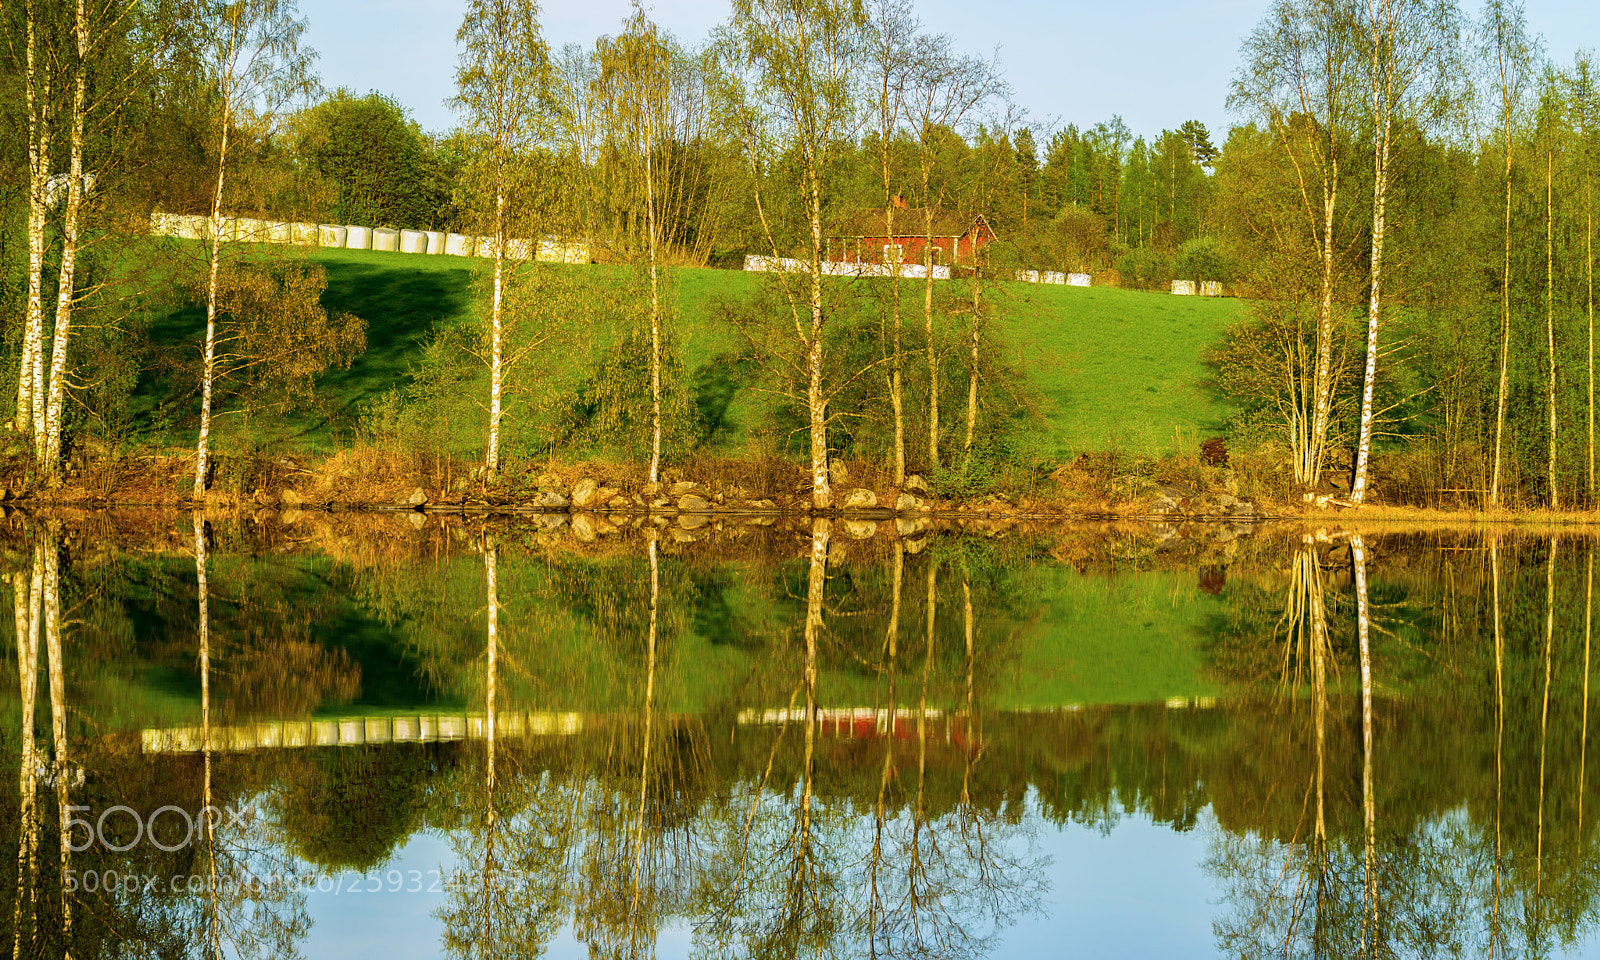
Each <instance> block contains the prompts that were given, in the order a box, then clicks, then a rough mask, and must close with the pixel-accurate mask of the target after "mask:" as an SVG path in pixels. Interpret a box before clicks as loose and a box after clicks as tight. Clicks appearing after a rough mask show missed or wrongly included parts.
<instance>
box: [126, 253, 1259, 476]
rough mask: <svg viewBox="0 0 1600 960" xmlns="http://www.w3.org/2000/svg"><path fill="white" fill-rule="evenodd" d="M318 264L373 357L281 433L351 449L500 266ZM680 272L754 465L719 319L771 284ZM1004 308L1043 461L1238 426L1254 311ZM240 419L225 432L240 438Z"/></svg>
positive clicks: (177, 406) (728, 415)
mask: <svg viewBox="0 0 1600 960" xmlns="http://www.w3.org/2000/svg"><path fill="white" fill-rule="evenodd" d="M309 256H310V259H311V260H312V261H314V262H316V263H320V264H322V265H323V266H324V267H325V268H326V269H327V272H328V291H327V293H326V294H325V295H324V303H325V305H326V306H327V307H328V308H329V309H331V310H337V311H344V312H349V313H353V314H355V315H357V316H359V317H361V318H362V319H364V320H366V322H367V349H366V351H365V352H364V353H363V354H362V355H361V356H359V357H358V358H356V360H355V362H354V363H352V364H351V366H350V368H349V369H347V370H335V371H331V372H329V373H327V374H326V375H324V376H323V377H322V378H321V380H320V381H319V383H318V398H317V402H316V403H315V404H313V405H311V406H310V407H308V408H306V409H301V410H296V411H291V412H289V413H288V415H287V416H285V417H283V418H281V422H280V424H279V425H278V426H277V427H276V429H275V430H274V431H273V433H274V437H275V439H276V440H277V441H279V442H283V443H286V444H287V445H288V446H290V447H302V448H307V449H321V450H326V449H328V448H331V447H333V446H337V445H338V444H340V443H341V442H344V441H345V440H346V439H348V437H349V435H350V432H351V431H352V430H353V429H354V427H355V426H356V423H357V420H358V417H359V414H360V411H361V410H362V408H363V407H364V406H365V405H366V404H368V403H370V402H371V401H373V400H375V399H377V398H378V397H380V396H382V395H383V394H384V393H385V392H387V391H388V390H390V389H391V388H394V387H399V386H404V385H405V384H406V383H408V382H409V378H410V370H411V366H412V364H413V363H414V362H415V361H416V359H417V357H418V356H419V352H420V347H421V345H422V344H423V343H424V342H425V341H426V340H427V338H428V336H429V334H430V332H431V331H432V330H433V329H434V328H435V327H436V326H452V325H461V326H469V325H471V324H473V323H475V322H476V315H477V303H476V299H477V298H476V294H475V291H474V285H475V284H474V275H475V273H476V272H477V271H480V270H482V269H483V268H484V266H485V262H484V261H478V260H467V259H461V258H457V257H444V256H439V257H430V256H417V255H414V254H400V253H375V252H369V251H354V250H316V251H313V252H311V253H310V254H309ZM553 269H556V270H566V271H585V272H587V276H586V277H585V279H586V280H589V281H590V282H593V281H594V280H595V279H596V276H595V272H597V271H599V272H609V273H613V274H615V278H616V281H617V282H619V283H621V282H626V276H627V275H626V271H627V269H628V268H625V267H612V266H571V267H555V268H553ZM676 276H677V289H676V297H677V300H678V304H679V309H680V310H681V315H682V318H683V331H684V336H683V340H682V344H683V353H684V362H685V366H686V367H687V368H688V371H689V377H690V382H691V383H693V384H694V389H695V394H696V396H695V405H696V408H697V412H698V414H699V416H700V418H701V421H702V424H703V426H704V427H705V441H704V442H705V444H706V446H707V448H708V449H709V450H710V451H714V452H715V453H717V454H719V455H738V454H739V453H740V452H741V451H743V450H745V449H746V448H747V443H746V441H747V439H748V434H749V431H750V429H751V428H752V426H753V425H754V423H755V422H756V421H757V420H758V419H759V410H760V405H761V404H762V403H764V402H766V401H765V400H764V399H763V398H762V397H760V396H758V395H756V394H755V393H754V392H753V391H751V390H750V389H749V386H750V384H751V383H752V382H754V380H755V379H756V377H757V376H758V374H759V371H758V370H757V369H756V367H755V364H754V362H753V361H751V360H749V359H747V358H746V351H745V349H744V344H743V342H742V340H741V337H740V336H739V334H738V333H737V332H735V331H734V330H732V329H730V328H729V327H727V326H726V325H724V324H722V323H720V322H719V321H717V320H716V319H715V318H714V315H715V314H716V312H717V310H716V304H717V302H718V301H719V300H734V299H739V298H742V297H744V296H746V295H747V294H748V293H749V292H750V291H751V289H752V287H753V284H755V283H756V282H757V279H758V278H756V277H755V276H753V275H751V274H746V273H743V272H739V271H724V270H707V269H683V270H680V271H677V273H676ZM601 280H602V282H603V283H610V282H611V278H604V277H603V278H601ZM850 282H862V281H850ZM870 282H880V281H870ZM1003 299H1005V300H1006V301H1008V302H1007V305H1006V306H1007V309H1006V311H1005V316H1004V319H1002V320H1000V321H998V322H997V324H996V328H995V331H994V333H995V335H996V336H998V337H1000V338H1002V339H1003V340H1004V342H1005V343H1006V344H1007V347H1008V350H1009V352H1010V353H1011V354H1012V355H1013V356H1015V357H1017V358H1018V362H1019V363H1020V364H1021V365H1022V367H1023V369H1024V373H1025V377H1026V380H1027V384H1028V386H1029V388H1030V389H1031V390H1032V391H1033V393H1034V394H1035V396H1036V397H1037V398H1038V401H1039V402H1038V409H1039V414H1040V417H1041V422H1040V423H1039V425H1038V430H1037V431H1034V432H1032V433H1031V434H1030V444H1031V452H1032V453H1033V454H1034V455H1035V456H1038V457H1041V458H1050V459H1065V458H1067V457H1070V456H1073V455H1076V454H1077V453H1080V452H1083V451H1085V450H1105V449H1116V450H1121V451H1125V452H1128V453H1134V454H1162V453H1170V452H1174V451H1175V449H1176V448H1178V447H1179V446H1181V447H1182V450H1183V451H1184V452H1187V453H1190V454H1192V453H1193V452H1194V449H1195V448H1196V447H1197V446H1198V444H1199V442H1200V441H1201V440H1203V439H1205V438H1206V437H1208V436H1213V435H1216V434H1217V433H1219V432H1220V431H1221V430H1222V424H1223V421H1224V420H1225V419H1226V417H1227V416H1228V414H1229V412H1230V409H1229V407H1228V405H1227V403H1226V402H1225V400H1223V399H1222V398H1219V397H1218V396H1216V395H1215V393H1214V392H1213V391H1212V390H1210V389H1209V388H1208V387H1207V386H1206V379H1207V377H1208V374H1209V371H1208V370H1207V369H1206V367H1205V365H1204V363H1203V361H1202V357H1203V355H1204V354H1205V352H1206V351H1207V350H1208V349H1210V348H1211V347H1213V346H1214V345H1216V344H1217V343H1218V342H1219V341H1220V340H1221V338H1222V337H1223V335H1224V332H1225V331H1226V329H1227V327H1228V326H1229V325H1230V324H1231V323H1233V322H1234V321H1235V320H1236V319H1237V318H1238V317H1239V316H1240V315H1241V313H1242V306H1241V304H1240V303H1239V302H1237V301H1233V300H1219V299H1200V298H1180V297H1171V296H1167V295H1164V294H1156V293H1143V292H1136V291H1127V290H1118V289H1111V288H1090V289H1083V288H1077V287H1057V286H1036V285H1032V284H1020V283H1018V284H1008V285H1007V286H1006V290H1005V293H1004V294H1003ZM204 320H205V318H204V313H203V311H202V310H200V309H198V308H195V307H192V306H191V307H187V308H184V309H180V310H177V311H175V312H172V313H170V314H168V315H166V316H163V317H158V318H156V320H155V322H154V323H153V324H152V326H151V328H150V336H151V340H152V345H153V346H154V347H155V349H156V350H157V351H161V350H166V351H168V354H169V356H171V357H181V356H184V355H186V354H185V352H186V351H188V352H189V353H195V354H197V352H198V351H197V349H196V348H193V347H192V346H191V345H196V344H198V342H199V340H200V338H201V336H202V334H203V330H204ZM617 327H618V325H617V324H616V323H615V322H614V321H595V322H593V323H591V324H589V325H588V326H587V327H583V328H581V329H583V331H584V334H585V335H584V336H583V337H581V338H576V337H575V338H573V342H571V343H568V344H564V345H562V347H561V349H560V350H559V351H557V353H558V355H559V356H560V357H561V359H562V360H563V362H564V363H565V364H566V366H567V368H566V369H564V370H562V371H559V373H557V374H556V375H557V376H559V377H560V378H561V379H563V380H567V379H570V380H572V381H573V382H576V381H577V380H579V379H581V378H582V377H583V376H584V375H585V371H584V370H583V369H582V368H583V367H584V365H586V364H588V363H591V362H593V361H594V360H595V359H597V358H598V357H599V356H600V355H601V354H602V353H603V352H604V351H605V349H607V347H608V346H609V345H610V344H611V343H612V342H615V340H616V338H617V335H618V329H617ZM908 346H910V347H913V348H915V346H916V344H915V343H911V344H908ZM188 362H190V363H192V362H193V361H192V360H190V361H188ZM912 364H913V365H912V367H911V368H910V369H912V370H913V374H914V372H915V370H916V366H915V364H916V361H915V360H913V362H912ZM175 366H176V365H175V364H173V363H169V364H168V365H167V367H166V368H165V372H163V370H162V369H161V368H158V369H157V370H156V371H154V372H150V373H147V374H146V375H145V377H144V379H143V381H142V383H141V386H140V392H141V397H140V398H139V403H138V409H139V411H140V418H141V423H140V425H141V428H142V430H141V432H142V433H143V434H144V435H145V437H146V439H149V440H151V441H154V442H157V443H165V442H173V443H185V442H187V441H188V439H189V437H188V434H189V432H190V431H192V429H193V421H194V420H195V419H196V416H197V411H198V399H197V397H195V396H193V394H192V386H185V384H186V383H187V381H186V379H185V376H184V375H181V374H179V373H177V372H174V371H175ZM188 379H189V380H192V376H190V377H189V378H188ZM479 380H480V381H481V382H476V383H474V384H472V385H471V387H469V389H472V390H477V391H479V392H486V381H487V377H486V376H482V377H480V378H479ZM545 415H548V412H546V413H545ZM478 416H479V417H480V418H481V416H482V414H479V415H478ZM227 420H228V418H224V421H223V423H222V425H221V427H220V429H221V430H223V431H224V432H226V431H227V430H228V429H229V426H228V422H227ZM451 432H452V433H456V434H459V436H457V437H455V438H453V444H454V445H455V446H457V447H460V448H466V449H470V448H471V447H472V446H473V444H474V443H481V440H477V439H476V438H478V437H480V436H481V434H482V432H483V431H482V426H481V424H480V425H473V424H470V423H462V424H461V425H460V428H459V429H458V428H457V427H455V426H452V428H451Z"/></svg>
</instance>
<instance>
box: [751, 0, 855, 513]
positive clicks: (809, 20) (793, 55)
mask: <svg viewBox="0 0 1600 960" xmlns="http://www.w3.org/2000/svg"><path fill="white" fill-rule="evenodd" d="M865 25H866V10H865V7H864V6H863V4H862V0H734V3H733V17H732V19H731V20H730V22H729V23H728V24H727V25H726V26H725V27H724V29H723V31H722V38H721V44H720V47H721V63H722V66H723V68H724V71H725V77H726V80H727V81H728V83H727V85H726V87H725V91H724V92H725V94H726V96H727V99H728V101H729V104H728V107H729V110H728V112H729V114H730V117H731V120H732V122H733V123H734V124H735V126H736V127H737V129H738V132H739V136H740V140H741V141H742V143H743V145H744V153H745V157H746V160H747V161H748V163H749V167H750V175H751V181H752V183H753V184H754V190H755V197H754V199H755V206H756V212H757V215H758V218H759V220H760V222H761V228H762V233H763V235H764V236H765V237H766V240H767V243H768V245H769V246H770V248H771V250H772V254H773V256H774V257H778V256H780V255H781V253H782V252H783V251H782V250H780V248H779V245H778V241H777V239H776V235H775V233H774V230H773V224H772V220H771V212H772V211H771V203H770V198H768V197H766V196H765V195H764V191H763V187H762V175H763V172H764V169H765V168H766V167H767V165H768V164H769V163H770V162H771V161H772V160H773V159H774V158H775V157H776V156H778V154H780V153H781V152H783V151H784V150H787V151H788V152H789V154H790V156H791V157H792V158H793V160H794V163H795V168H796V182H794V183H793V184H792V188H793V189H794V190H795V192H796V195H797V196H798V197H799V198H800V200H801V207H802V209H803V210H804V233H805V239H804V241H803V245H804V249H805V252H806V254H807V257H806V262H805V273H804V275H803V278H802V279H801V280H800V281H799V282H796V281H795V279H794V278H792V277H791V276H790V275H789V274H787V273H784V272H781V271H780V272H779V273H777V274H776V276H777V278H778V282H779V283H780V284H781V286H782V288H783V295H784V299H785V301H786V303H787V306H788V312H789V318H790V320H791V321H792V322H793V324H794V335H795V340H796V343H797V345H798V346H799V347H800V349H801V353H802V354H803V357H804V359H803V361H802V363H801V364H800V366H801V367H802V372H803V377H804V380H805V384H806V392H805V402H806V410H807V424H808V427H809V431H808V432H809V435H810V438H809V439H810V443H809V448H810V450H809V452H810V458H811V505H812V506H813V507H814V508H815V509H818V510H826V509H828V508H830V507H831V506H832V505H833V493H832V490H831V488H830V486H829V479H828V397H829V392H828V387H827V383H826V378H825V375H824V374H825V370H824V357H823V330H824V327H825V325H826V323H827V315H826V311H825V310H824V307H823V289H822V288H823V283H822V276H823V274H822V260H823V225H822V218H823V211H824V209H825V208H826V206H827V201H828V194H829V193H830V185H829V184H828V182H827V169H828V165H829V162H830V160H831V159H832V158H833V156H834V154H835V152H836V151H838V150H840V149H841V144H844V143H847V142H849V141H851V140H853V139H854V136H855V128H856V125H857V121H858V119H859V113H858V111H857V108H856V103H857V93H858V91H857V90H856V89H855V86H856V79H857V75H858V66H859V62H858V61H859V47H860V43H861V39H862V31H863V30H864V28H865Z"/></svg>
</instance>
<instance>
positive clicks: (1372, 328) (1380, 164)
mask: <svg viewBox="0 0 1600 960" xmlns="http://www.w3.org/2000/svg"><path fill="white" fill-rule="evenodd" d="M1382 9H1383V11H1384V14H1383V16H1384V18H1385V20H1386V21H1387V19H1388V16H1389V14H1388V9H1389V4H1388V2H1384V3H1383V4H1382ZM1378 48H1379V44H1377V43H1374V44H1373V45H1372V76H1373V80H1372V101H1373V108H1374V115H1375V116H1376V118H1377V131H1376V137H1375V142H1374V144H1373V149H1372V157H1373V160H1372V165H1373V180H1372V184H1373V186H1372V258H1371V272H1372V277H1371V280H1372V288H1371V290H1370V291H1369V294H1368V299H1367V365H1366V370H1365V372H1364V373H1363V375H1362V379H1361V434H1360V438H1359V440H1358V441H1357V444H1356V475H1355V481H1354V482H1353V483H1352V484H1351V487H1350V499H1351V500H1352V501H1353V502H1355V503H1361V502H1362V501H1364V500H1365V499H1366V495H1367V471H1368V464H1369V461H1370V458H1371V456H1372V426H1373V424H1372V419H1373V411H1372V403H1373V393H1374V391H1375V389H1376V385H1377V379H1378V325H1379V322H1380V320H1381V318H1382V291H1383V238H1384V228H1385V215H1386V213H1387V210H1386V207H1387V205H1388V200H1389V138H1390V113H1391V110H1392V105H1391V103H1390V99H1389V90H1388V84H1387V83H1385V82H1384V81H1383V79H1382V76H1383V75H1382V74H1381V73H1380V68H1381V66H1382V64H1380V57H1379V53H1378Z"/></svg>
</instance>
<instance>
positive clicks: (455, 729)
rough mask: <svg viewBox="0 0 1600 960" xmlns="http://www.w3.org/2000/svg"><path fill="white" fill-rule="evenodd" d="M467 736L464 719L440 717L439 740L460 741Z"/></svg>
mask: <svg viewBox="0 0 1600 960" xmlns="http://www.w3.org/2000/svg"><path fill="white" fill-rule="evenodd" d="M466 735H467V720H466V718H465V717H440V718H439V739H440V740H460V739H462V738H464V737H465V736H466Z"/></svg>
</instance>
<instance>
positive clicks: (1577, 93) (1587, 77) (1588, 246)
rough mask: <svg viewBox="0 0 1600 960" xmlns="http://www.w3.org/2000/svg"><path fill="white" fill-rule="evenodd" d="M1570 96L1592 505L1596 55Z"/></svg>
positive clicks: (1579, 67) (1582, 66)
mask: <svg viewBox="0 0 1600 960" xmlns="http://www.w3.org/2000/svg"><path fill="white" fill-rule="evenodd" d="M1569 82H1570V87H1571V89H1570V98H1571V102H1572V120H1573V123H1574V125H1575V126H1576V128H1577V130H1576V132H1577V135H1578V163H1579V165H1580V171H1581V172H1580V182H1581V184H1582V189H1583V277H1584V306H1585V315H1586V319H1587V327H1586V332H1587V334H1588V335H1587V337H1586V341H1587V346H1588V366H1587V369H1588V391H1587V393H1588V395H1587V398H1586V399H1587V401H1588V402H1587V404H1586V408H1587V413H1588V417H1587V425H1588V443H1587V445H1586V451H1587V454H1588V469H1587V470H1586V472H1585V478H1586V481H1587V489H1588V494H1589V503H1590V505H1591V506H1592V505H1593V504H1594V499H1595V477H1594V142H1593V141H1594V130H1593V127H1594V113H1595V107H1596V105H1597V104H1596V93H1595V80H1594V57H1593V55H1592V54H1590V53H1587V52H1585V53H1580V54H1578V56H1577V58H1576V59H1575V60H1574V61H1573V64H1572V74H1571V76H1570V81H1569Z"/></svg>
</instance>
